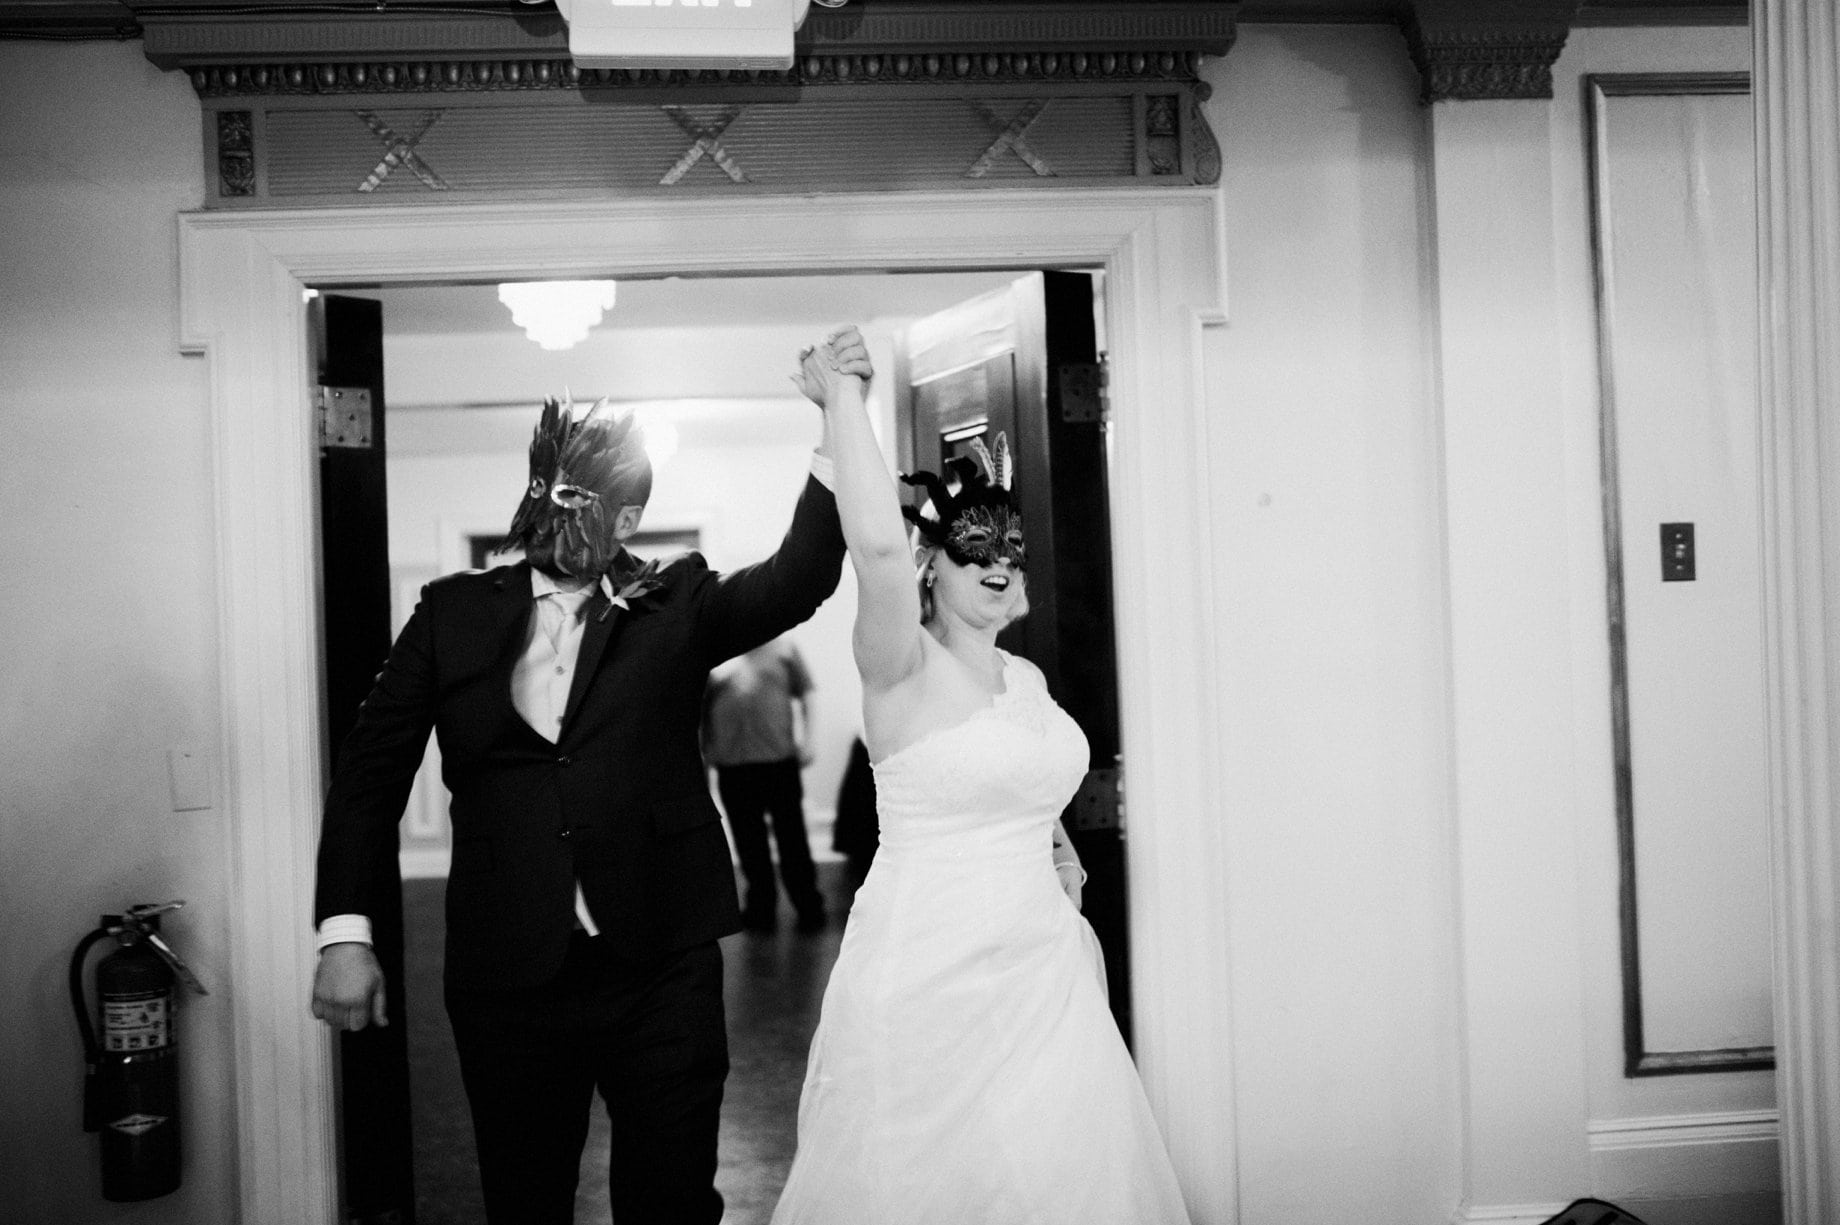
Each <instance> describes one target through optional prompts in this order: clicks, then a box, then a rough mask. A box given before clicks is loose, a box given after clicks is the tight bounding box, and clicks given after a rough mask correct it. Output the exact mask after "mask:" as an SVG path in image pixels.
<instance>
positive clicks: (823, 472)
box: [811, 451, 837, 493]
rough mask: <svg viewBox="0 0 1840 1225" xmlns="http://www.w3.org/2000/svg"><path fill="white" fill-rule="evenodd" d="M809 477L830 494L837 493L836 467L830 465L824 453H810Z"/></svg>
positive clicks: (828, 457)
mask: <svg viewBox="0 0 1840 1225" xmlns="http://www.w3.org/2000/svg"><path fill="white" fill-rule="evenodd" d="M811 475H812V478H813V479H814V480H816V481H817V482H818V484H820V485H822V486H824V487H825V488H826V489H828V490H830V491H831V492H832V493H835V492H836V491H837V465H836V464H834V463H832V462H831V457H830V456H828V455H826V454H825V453H824V452H822V451H813V452H812V453H811Z"/></svg>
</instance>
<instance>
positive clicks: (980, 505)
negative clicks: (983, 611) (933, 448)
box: [901, 434, 1026, 570]
mask: <svg viewBox="0 0 1840 1225" xmlns="http://www.w3.org/2000/svg"><path fill="white" fill-rule="evenodd" d="M1014 475H1015V464H1014V461H1013V460H1012V459H1011V457H1010V452H1009V437H1008V435H1005V434H998V435H997V446H996V451H995V453H994V454H993V453H992V451H991V449H990V448H989V447H986V446H985V445H984V440H983V439H982V438H973V439H972V440H971V454H970V455H956V456H953V457H952V458H951V459H949V460H947V461H946V464H945V475H944V476H943V477H942V476H940V475H937V474H935V473H932V472H916V473H914V474H912V475H911V476H910V475H907V474H905V473H903V474H902V476H901V480H902V482H903V483H904V484H908V485H917V486H919V487H921V488H923V489H925V490H926V493H927V498H928V501H929V502H930V504H931V509H932V511H933V514H934V516H935V517H934V518H931V519H929V518H927V517H926V516H925V515H924V514H922V513H921V512H920V511H918V510H915V509H914V508H913V507H911V506H903V507H902V508H901V514H902V515H903V516H905V517H906V519H907V521H908V522H909V523H911V524H913V525H914V526H915V527H916V528H917V529H919V532H920V535H921V537H922V538H923V539H925V541H926V542H927V543H928V544H930V545H934V546H936V547H938V548H941V549H944V550H945V552H946V556H947V557H950V558H951V559H952V560H953V561H955V562H957V563H958V564H959V565H961V566H994V565H996V564H997V563H998V562H999V561H1004V560H1007V561H1009V562H1010V563H1011V564H1012V565H1014V566H1015V567H1016V569H1018V570H1022V569H1025V568H1026V553H1025V549H1024V545H1023V539H1022V512H1021V510H1019V509H1018V508H1017V506H1016V503H1015V499H1014V498H1013V497H1012V496H1011V494H1010V482H1011V481H1012V479H1013V478H1014Z"/></svg>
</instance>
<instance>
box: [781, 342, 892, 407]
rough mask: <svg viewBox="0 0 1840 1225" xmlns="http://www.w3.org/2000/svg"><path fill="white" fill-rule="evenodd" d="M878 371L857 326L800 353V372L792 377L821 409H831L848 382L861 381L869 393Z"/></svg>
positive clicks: (806, 396)
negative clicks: (870, 383) (846, 380)
mask: <svg viewBox="0 0 1840 1225" xmlns="http://www.w3.org/2000/svg"><path fill="white" fill-rule="evenodd" d="M874 376H875V368H874V367H873V366H872V365H871V364H870V362H869V346H868V344H867V342H865V341H864V340H863V338H862V333H861V332H859V331H857V330H856V329H855V328H854V327H843V328H839V329H838V330H837V331H835V332H833V333H831V335H830V336H829V337H828V338H826V340H825V341H824V343H823V344H821V345H816V346H808V347H806V348H804V349H801V350H800V351H799V372H798V373H797V374H795V375H793V376H792V381H793V382H794V383H796V384H797V385H798V388H799V390H800V391H801V392H803V393H804V395H805V398H806V399H808V400H810V401H811V402H812V403H813V404H816V405H817V406H818V407H819V408H827V407H829V406H830V405H831V403H832V402H833V401H835V399H836V392H837V389H838V388H839V387H840V386H842V384H843V380H845V379H851V378H854V379H859V380H861V386H862V388H863V389H864V390H867V388H868V384H869V380H870V379H871V378H873V377H874Z"/></svg>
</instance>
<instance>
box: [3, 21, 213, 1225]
mask: <svg viewBox="0 0 1840 1225" xmlns="http://www.w3.org/2000/svg"><path fill="white" fill-rule="evenodd" d="M0 115H4V116H5V119H4V120H0V216H4V217H5V221H4V224H0V370H4V371H5V378H4V379H0V420H3V421H4V422H5V433H6V443H5V445H4V446H0V515H3V517H4V521H5V522H6V524H7V529H6V531H5V533H4V534H3V535H0V568H3V569H4V572H5V574H6V576H7V582H6V589H5V594H4V596H0V677H4V678H5V680H4V682H0V717H3V719H4V723H3V727H4V730H3V731H0V741H3V742H4V745H5V750H4V751H5V762H6V767H5V769H4V771H0V865H4V866H3V867H0V872H4V888H0V932H4V933H5V936H4V939H0V983H4V984H5V990H4V991H3V992H0V1031H4V1032H5V1034H6V1036H7V1037H6V1041H5V1042H4V1043H0V1085H4V1090H3V1091H0V1100H4V1101H5V1104H6V1105H5V1109H4V1111H0V1218H3V1219H5V1220H8V1221H20V1222H28V1221H30V1222H39V1221H65V1222H83V1221H116V1220H121V1221H126V1220H133V1221H136V1222H147V1223H150V1225H151V1223H155V1222H167V1221H171V1222H179V1221H186V1222H193V1221H230V1220H233V1219H234V1218H235V1215H236V1207H235V1202H236V1201H235V1184H234V1180H235V1174H236V1172H235V1170H234V1168H233V1167H232V1164H231V1163H230V1162H229V1161H227V1160H226V1155H227V1154H229V1153H231V1152H232V1151H233V1146H232V1144H231V1140H230V1137H231V1136H232V1135H233V1133H234V1129H235V1128H236V1125H237V1119H236V1089H235V1085H234V1083H233V1076H232V1037H231V1034H230V1032H229V1026H228V1020H227V1018H228V1008H227V1002H228V998H229V997H230V995H231V994H232V993H233V992H235V990H236V987H237V985H236V984H235V983H232V982H229V981H226V977H225V973H224V967H225V966H226V965H227V964H228V960H229V958H228V956H227V953H226V948H227V944H226V942H227V941H228V939H229V938H230V933H229V932H228V930H227V924H226V918H225V904H224V899H225V895H226V888H225V886H226V864H227V862H228V850H229V848H228V845H227V831H228V830H229V828H230V825H229V822H228V821H227V819H226V814H225V813H224V812H223V811H221V809H219V808H216V807H213V808H210V809H207V810H203V811H189V812H174V811H173V810H172V802H171V794H170V788H169V785H168V779H167V756H166V755H167V753H168V751H169V750H172V749H174V748H181V749H192V750H195V751H196V752H197V753H198V754H199V755H200V756H201V757H202V759H203V761H204V763H205V765H206V768H207V770H208V771H214V770H215V761H216V750H217V745H218V735H219V732H218V726H217V722H218V700H217V671H216V663H217V649H218V645H217V575H216V571H215V549H214V539H215V528H214V521H213V501H212V497H213V495H212V476H211V440H210V437H209V434H208V432H207V424H206V403H207V401H206V389H205V374H206V372H205V370H204V368H203V367H202V366H201V365H200V364H198V363H196V362H189V361H186V360H185V359H183V358H181V357H180V356H179V354H178V352H177V348H176V346H175V343H174V338H175V336H176V335H177V321H176V317H175V313H176V307H177V305H178V295H177V292H176V288H175V285H176V281H175V272H174V258H175V251H176V247H175V243H174V230H173V214H174V212H175V210H178V209H184V208H193V207H196V206H197V204H198V203H199V201H200V199H201V198H202V196H203V186H202V180H201V174H202V166H201V162H200V158H199V136H198V131H199V129H198V106H197V103H196V101H195V100H194V98H193V95H192V88H191V85H190V83H189V82H188V81H186V79H185V78H184V77H183V76H181V75H178V74H172V73H162V72H160V71H158V70H156V69H155V68H153V67H152V66H151V65H150V64H148V63H147V62H146V61H145V60H144V59H143V58H142V57H141V55H140V51H139V47H138V45H135V44H122V45H110V44H98V45H83V46H69V47H66V46H55V45H50V44H43V43H38V44H26V43H18V42H0ZM214 781H215V780H214ZM171 898H184V899H185V900H186V903H187V905H186V909H185V910H184V911H183V912H182V913H181V914H180V915H179V916H178V917H176V918H174V919H173V920H171V921H170V922H169V924H168V925H167V927H166V933H167V935H168V936H169V938H170V942H171V943H172V944H173V945H175V946H176V947H177V948H178V949H179V951H180V952H181V953H182V954H184V955H185V956H186V957H187V958H188V959H189V960H190V961H191V963H192V964H193V965H194V966H195V967H196V969H197V971H198V973H199V975H200V976H201V977H202V978H203V979H204V981H205V983H206V984H207V985H208V986H209V987H210V988H211V991H212V994H211V995H210V996H209V997H208V998H205V999H202V1000H198V999H189V1000H187V1001H186V1002H185V1004H184V1008H183V1011H182V1013H181V1014H180V1016H179V1019H178V1020H179V1027H180V1029H181V1032H182V1038H181V1041H182V1045H183V1053H182V1060H183V1063H182V1067H183V1078H184V1086H183V1094H184V1099H183V1100H184V1111H185V1130H184V1133H183V1137H184V1145H185V1149H186V1159H185V1184H184V1186H183V1187H182V1188H181V1189H180V1190H179V1191H178V1192H177V1193H175V1194H174V1195H171V1196H169V1197H167V1198H165V1199H163V1200H160V1201H157V1202H155V1203H152V1204H147V1205H141V1206H126V1205H124V1206H109V1205H105V1204H104V1203H103V1202H102V1201H101V1199H100V1190H99V1186H98V1182H97V1178H98V1174H97V1165H96V1161H95V1157H94V1154H95V1151H96V1140H95V1138H94V1137H91V1136H88V1135H85V1134H84V1132H83V1130H82V1127H81V1121H80V1108H81V1102H82V1079H83V1075H82V1074H83V1059H82V1052H81V1048H80V1045H79V1042H78V1039H77V1031H76V1027H75V1022H74V1020H73V1018H72V1016H71V1009H70V1004H69V1003H68V1001H67V998H66V995H65V986H64V983H65V972H66V964H67V961H68V959H69V956H70V951H71V949H72V948H73V947H74V946H75V945H76V942H77V940H78V939H79V938H80V937H81V936H82V935H83V934H84V933H85V932H86V931H88V930H90V929H91V928H92V927H94V926H95V924H96V920H97V916H98V915H100V914H101V913H103V912H105V911H117V910H120V909H121V908H123V907H125V906H127V905H130V904H133V903H137V902H148V901H162V900H167V899H171Z"/></svg>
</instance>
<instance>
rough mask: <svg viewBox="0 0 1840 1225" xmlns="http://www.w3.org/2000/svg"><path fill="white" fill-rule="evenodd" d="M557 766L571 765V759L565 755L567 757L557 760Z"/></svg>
mask: <svg viewBox="0 0 1840 1225" xmlns="http://www.w3.org/2000/svg"><path fill="white" fill-rule="evenodd" d="M556 764H557V765H559V766H566V765H568V764H569V759H568V757H567V756H566V755H565V756H562V757H558V758H557V759H556Z"/></svg>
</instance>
